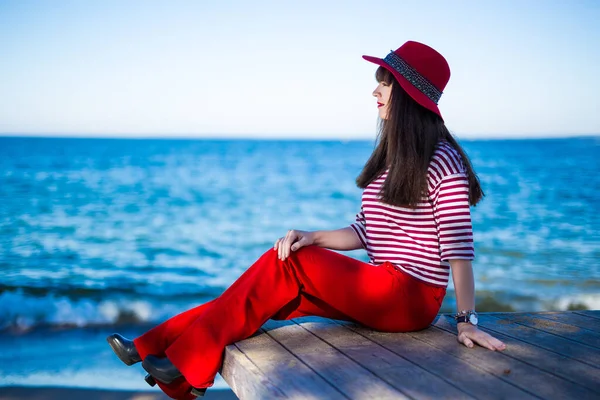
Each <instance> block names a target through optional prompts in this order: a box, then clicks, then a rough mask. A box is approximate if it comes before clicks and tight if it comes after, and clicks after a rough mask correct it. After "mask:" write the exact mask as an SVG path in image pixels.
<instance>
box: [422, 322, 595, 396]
mask: <svg viewBox="0 0 600 400" xmlns="http://www.w3.org/2000/svg"><path fill="white" fill-rule="evenodd" d="M432 328H435V329H438V330H441V331H444V332H448V333H451V334H453V335H456V332H452V331H450V330H448V329H446V328H442V327H439V326H433V325H432ZM505 336H507V335H505ZM419 340H422V339H419ZM461 346H464V345H463V344H461ZM438 348H439V347H438ZM542 350H546V349H542ZM488 351H491V350H488ZM499 354H501V355H502V356H504V357H508V358H510V359H513V360H515V361H517V362H519V363H523V364H525V365H528V366H530V367H533V368H535V369H537V370H539V371H543V372H544V373H547V374H549V375H552V376H554V377H556V378H558V379H562V380H564V381H567V382H570V383H572V384H574V385H576V386H579V387H582V388H585V389H587V390H590V391H592V392H596V393H600V391H599V390H598V389H592V388H589V387H588V386H585V385H582V384H580V383H578V382H574V381H572V380H570V379H569V378H565V377H564V376H560V375H556V374H555V373H553V372H552V371H549V370H547V369H544V368H540V367H539V366H537V365H534V364H531V363H529V362H528V361H525V360H521V359H519V358H516V357H513V356H512V355H510V354H507V353H504V352H499ZM586 366H587V364H586ZM492 374H493V373H492ZM493 375H495V374H493ZM497 376H498V377H499V378H501V379H502V380H504V381H506V382H508V383H511V382H510V381H507V380H506V379H504V377H502V376H500V375H497ZM511 384H512V383H511ZM513 385H514V384H513ZM524 391H525V392H528V391H527V390H524ZM528 393H531V392H528ZM532 394H533V393H532ZM533 395H534V396H536V395H535V394H533ZM536 397H537V396H536Z"/></svg>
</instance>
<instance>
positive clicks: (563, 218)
mask: <svg viewBox="0 0 600 400" xmlns="http://www.w3.org/2000/svg"><path fill="white" fill-rule="evenodd" d="M461 144H462V145H463V147H464V149H465V150H466V151H467V153H468V154H469V156H470V157H471V161H472V163H473V166H474V168H475V170H476V172H477V173H478V176H479V178H480V180H481V183H482V186H483V190H484V192H485V194H486V196H485V198H484V200H483V201H482V202H481V203H480V204H479V205H477V206H476V207H473V208H472V210H471V211H472V219H473V230H474V239H475V252H476V259H475V261H474V263H473V268H474V274H475V279H476V284H475V286H476V289H477V294H476V296H477V304H478V309H480V310H482V311H501V310H514V311H539V310H566V309H569V308H571V309H573V308H590V309H600V234H599V231H600V229H599V228H600V137H587V138H569V139H536V140H489V141H485V140H474V141H468V140H462V141H461ZM374 145H375V142H374V140H365V141H340V140H331V141H292V140H289V141H288V140H183V139H181V140H168V139H153V140H150V139H144V140H141V139H58V138H10V137H6V138H0V386H3V385H11V384H19V385H44V384H46V385H62V386H88V387H106V386H107V385H110V386H111V387H113V388H127V389H140V388H146V387H147V386H145V383H144V382H143V380H142V377H143V375H144V374H143V371H142V370H141V368H139V369H135V368H133V367H132V368H126V367H124V366H122V365H121V364H120V363H119V361H118V360H117V359H116V357H115V356H114V355H113V354H112V353H111V352H110V349H109V348H108V346H107V345H106V342H104V337H105V336H106V335H108V334H109V333H111V332H113V331H115V330H118V331H121V332H124V333H126V334H128V335H130V336H135V335H137V334H140V333H142V332H143V331H144V330H146V329H148V328H149V327H151V326H153V325H154V324H156V323H158V322H161V321H163V320H164V319H166V318H168V317H170V316H172V315H174V314H176V313H179V312H181V311H183V310H186V309H188V308H190V307H193V306H195V305H198V304H200V303H203V302H205V301H208V300H210V299H212V298H214V297H216V296H218V295H219V294H220V293H222V292H223V291H224V290H225V289H226V288H227V287H228V286H229V285H230V284H231V283H232V282H233V281H234V280H235V279H236V278H237V277H238V276H239V275H241V273H242V272H243V271H244V270H245V269H246V268H248V267H249V266H250V265H251V264H252V263H253V262H254V261H255V260H256V259H257V258H258V257H259V256H260V255H261V254H262V253H264V252H265V251H266V250H267V249H269V248H270V247H271V246H272V245H273V243H274V242H275V240H276V239H277V238H278V237H280V236H282V235H284V234H285V232H286V231H287V230H288V229H302V230H321V229H338V228H342V227H345V226H348V225H349V224H350V223H352V222H354V217H355V215H356V213H357V212H358V210H359V208H360V197H361V189H359V188H357V187H356V185H355V179H356V177H357V176H358V174H359V172H360V170H361V168H362V166H363V165H364V163H365V162H366V160H367V158H368V157H369V155H370V153H371V152H372V150H373V148H374ZM345 254H347V255H349V256H352V257H355V258H358V259H361V260H364V261H368V258H367V256H366V253H365V252H364V251H363V250H355V251H351V252H346V253H345ZM454 306H455V300H454V292H453V290H452V284H450V286H449V290H448V295H447V297H446V299H445V300H444V304H443V307H442V311H445V312H451V311H453V310H454ZM216 386H217V387H219V386H223V387H224V386H225V384H224V383H223V382H222V381H221V380H218V381H217V384H216Z"/></svg>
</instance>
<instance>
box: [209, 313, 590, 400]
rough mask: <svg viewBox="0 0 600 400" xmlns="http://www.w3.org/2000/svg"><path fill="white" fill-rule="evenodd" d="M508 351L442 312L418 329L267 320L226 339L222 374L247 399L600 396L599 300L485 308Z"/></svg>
mask: <svg viewBox="0 0 600 400" xmlns="http://www.w3.org/2000/svg"><path fill="white" fill-rule="evenodd" d="M480 327H481V328H482V330H484V331H487V332H489V333H490V334H492V335H493V336H495V337H497V338H499V339H500V340H502V341H503V342H505V343H506V345H507V349H506V350H504V351H503V352H493V351H490V350H488V349H484V348H482V347H479V346H476V347H475V348H473V349H469V348H467V347H465V346H464V345H462V344H459V343H458V342H457V341H456V324H455V322H454V319H453V318H452V316H451V315H449V314H441V315H440V316H438V318H437V319H436V321H434V323H433V324H432V325H431V326H430V327H429V328H428V329H425V330H423V331H420V332H411V333H384V332H377V331H372V330H369V329H366V328H363V327H361V326H358V325H355V324H352V323H348V322H345V321H336V320H331V319H324V318H318V317H304V318H298V319H295V320H291V321H274V320H269V321H268V322H267V323H266V324H265V325H264V326H263V327H262V328H261V330H260V331H259V332H257V334H255V335H254V336H252V337H249V338H248V339H245V340H242V341H239V342H237V343H235V344H233V345H230V346H228V347H227V349H226V351H225V359H224V362H223V367H222V370H221V375H222V376H223V378H224V379H225V381H226V382H227V383H228V384H229V386H231V388H232V389H233V391H234V392H235V393H236V395H237V396H238V397H239V398H240V399H242V400H244V399H406V398H408V399H428V398H430V399H533V398H542V399H578V400H579V399H600V310H597V311H571V312H544V313H482V314H480Z"/></svg>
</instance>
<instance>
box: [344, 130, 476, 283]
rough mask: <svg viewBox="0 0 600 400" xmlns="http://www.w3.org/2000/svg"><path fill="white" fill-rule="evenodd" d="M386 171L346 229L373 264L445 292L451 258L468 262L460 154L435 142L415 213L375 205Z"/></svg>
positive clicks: (468, 219)
mask: <svg viewBox="0 0 600 400" xmlns="http://www.w3.org/2000/svg"><path fill="white" fill-rule="evenodd" d="M387 173H388V171H387V170H386V171H385V172H384V173H383V174H382V175H380V176H379V178H377V179H376V180H375V181H373V182H371V183H370V184H369V185H368V186H367V187H366V188H365V190H364V191H363V194H362V205H361V211H360V212H359V213H358V214H356V222H355V223H353V224H352V225H351V227H352V228H353V229H354V231H355V232H356V234H357V235H358V237H359V238H360V240H361V242H362V245H363V248H364V249H365V250H366V251H367V254H368V256H369V258H370V260H371V263H372V264H374V265H379V264H382V263H384V262H385V261H389V262H391V263H392V264H394V265H395V266H396V267H397V268H399V269H401V270H402V271H404V272H406V273H408V274H410V275H412V276H414V277H415V278H417V279H421V280H423V281H425V282H428V283H430V284H433V285H437V286H443V287H446V286H447V285H448V278H449V275H450V263H449V262H448V260H451V259H463V260H473V259H474V258H475V252H474V248H473V231H472V226H471V210H470V208H469V181H468V179H467V170H466V168H465V165H464V163H463V162H462V159H461V157H460V154H459V153H458V152H457V151H456V150H455V149H454V148H453V147H452V146H451V145H450V144H449V143H448V142H447V141H445V140H443V141H441V142H439V143H438V146H437V148H436V151H435V153H434V155H433V157H432V160H431V162H430V163H429V168H428V171H427V186H428V194H427V198H425V197H424V198H423V199H422V201H421V202H420V203H418V204H417V207H416V208H415V209H411V208H403V207H397V206H393V205H389V204H386V203H382V202H380V199H381V198H380V196H379V195H378V193H379V190H380V189H381V186H382V185H383V183H384V181H385V179H386V177H387Z"/></svg>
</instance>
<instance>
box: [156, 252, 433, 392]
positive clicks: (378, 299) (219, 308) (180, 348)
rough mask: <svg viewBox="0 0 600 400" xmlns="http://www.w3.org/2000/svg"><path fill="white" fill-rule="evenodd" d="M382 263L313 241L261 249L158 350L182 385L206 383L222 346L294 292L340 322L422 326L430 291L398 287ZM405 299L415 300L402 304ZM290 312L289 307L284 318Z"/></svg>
mask: <svg viewBox="0 0 600 400" xmlns="http://www.w3.org/2000/svg"><path fill="white" fill-rule="evenodd" d="M383 265H384V266H383V267H377V266H373V265H370V264H367V263H364V262H362V261H360V260H356V259H353V258H350V257H348V256H345V255H343V254H340V253H337V252H334V251H331V250H327V249H323V248H320V247H317V246H308V247H303V248H301V249H300V250H298V251H297V252H292V254H291V255H290V257H288V258H287V259H286V260H285V261H281V260H279V259H278V258H277V252H276V251H274V250H273V249H269V250H268V251H267V252H266V253H264V254H263V255H262V256H261V257H260V258H259V259H258V260H257V261H256V262H255V263H254V264H253V265H252V266H251V267H250V268H248V270H246V271H245V272H244V274H242V276H240V278H239V279H237V280H236V281H235V282H234V283H233V284H232V285H231V286H230V287H229V288H228V289H227V290H226V291H225V292H223V294H222V295H221V296H219V297H218V298H217V299H215V301H214V302H212V303H211V304H210V306H208V307H206V308H205V309H204V310H203V312H202V313H200V315H199V316H198V318H196V319H195V320H194V322H192V323H191V324H190V325H189V326H188V327H187V328H186V329H185V331H184V332H183V333H181V335H180V336H179V337H178V338H177V339H175V341H174V342H173V343H172V344H171V345H170V346H169V347H168V348H167V349H166V351H165V354H166V355H167V357H168V358H169V359H170V360H171V362H173V364H175V366H176V367H177V368H178V369H179V371H181V372H182V374H183V375H184V376H185V378H186V380H187V381H188V382H189V383H190V384H192V385H193V386H195V387H209V386H212V385H213V382H214V377H215V375H216V373H217V372H218V370H219V368H220V365H221V362H222V356H223V351H224V348H225V347H226V346H227V345H229V344H231V343H234V342H236V341H238V340H242V339H245V338H247V337H249V336H251V335H252V334H253V333H254V332H256V331H257V330H258V329H259V328H260V327H261V326H262V325H263V324H264V323H265V322H266V321H267V320H268V319H269V318H270V317H271V316H279V317H281V316H284V317H285V314H286V312H287V311H285V307H286V306H287V307H290V306H289V303H290V302H293V301H298V300H297V298H298V296H301V295H302V294H306V295H309V296H312V298H316V299H319V300H320V301H322V302H324V303H325V304H327V305H328V307H330V309H331V310H336V312H337V314H336V315H338V316H344V317H347V318H343V319H351V320H354V321H357V322H359V323H361V324H364V325H366V326H369V327H371V328H373V329H377V330H384V331H396V330H417V329H422V328H423V327H425V326H427V324H428V323H429V322H430V320H432V319H433V317H434V316H435V313H437V310H438V309H439V304H437V305H434V306H431V305H428V304H425V303H423V302H422V298H423V297H427V296H430V295H431V293H424V292H423V291H426V290H427V289H426V288H425V289H424V288H421V287H419V288H418V290H417V291H414V290H413V289H411V288H405V287H404V285H402V281H401V279H400V278H399V277H398V273H397V272H395V271H392V269H393V267H392V266H391V265H388V264H383ZM412 279H413V280H414V278H412ZM410 301H412V302H416V303H412V304H411V305H410V307H409V306H408V305H407V302H410ZM419 302H421V303H423V304H420V303H419ZM436 307H437V308H436ZM290 308H293V307H290ZM282 309H284V311H281V310H282ZM432 311H433V313H434V314H433V316H432V315H431V313H432ZM291 315H293V311H292V312H290V313H289V314H288V315H287V316H288V317H289V316H291ZM428 320H429V321H428Z"/></svg>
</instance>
